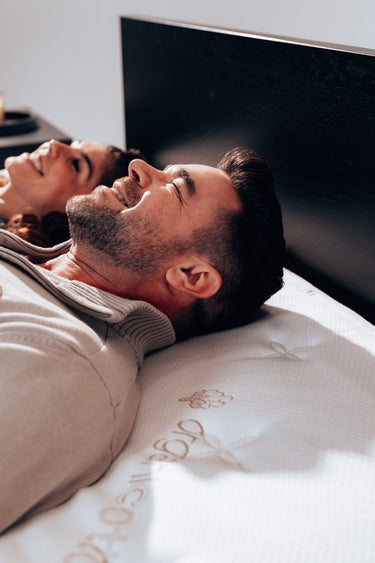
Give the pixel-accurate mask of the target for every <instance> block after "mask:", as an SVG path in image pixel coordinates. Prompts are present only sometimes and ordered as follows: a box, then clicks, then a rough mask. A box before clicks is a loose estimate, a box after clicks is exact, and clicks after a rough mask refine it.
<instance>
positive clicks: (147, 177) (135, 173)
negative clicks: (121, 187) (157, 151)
mask: <svg viewBox="0 0 375 563" xmlns="http://www.w3.org/2000/svg"><path fill="white" fill-rule="evenodd" d="M162 174H163V172H161V171H160V170H157V168H154V167H153V166H151V165H150V164H148V163H147V162H145V161H144V160H141V159H139V158H135V159H134V160H132V161H131V162H130V164H129V176H130V178H132V179H133V180H134V181H135V182H136V183H137V184H138V186H140V187H141V188H142V189H144V190H146V189H148V188H150V187H151V186H152V184H153V183H155V182H156V181H157V180H158V179H160V176H161V175H162Z"/></svg>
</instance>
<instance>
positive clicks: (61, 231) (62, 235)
mask: <svg viewBox="0 0 375 563" xmlns="http://www.w3.org/2000/svg"><path fill="white" fill-rule="evenodd" d="M107 149H108V158H107V166H106V168H105V169H104V170H103V173H102V175H101V177H100V179H99V184H104V185H106V186H112V184H113V182H114V181H115V180H117V178H122V177H123V176H126V175H127V174H128V166H129V163H130V161H131V160H133V159H134V158H141V159H142V160H145V157H144V156H143V155H142V154H141V153H140V152H139V151H138V150H137V149H128V150H126V151H124V150H122V149H120V148H118V147H115V146H114V145H108V146H107ZM6 229H7V231H10V232H12V233H15V234H16V235H18V236H19V237H20V238H22V239H24V240H27V241H28V242H31V243H32V244H36V245H37V246H44V247H46V246H54V245H55V244H59V243H60V242H63V241H65V240H68V239H69V238H70V234H69V224H68V218H67V216H66V215H65V213H61V212H60V211H51V212H50V213H47V215H45V216H44V217H41V218H40V217H37V216H36V215H32V214H29V213H28V214H22V213H16V214H15V215H13V216H12V217H10V219H9V221H8V223H7V226H6Z"/></svg>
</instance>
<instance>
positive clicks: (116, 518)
mask: <svg viewBox="0 0 375 563" xmlns="http://www.w3.org/2000/svg"><path fill="white" fill-rule="evenodd" d="M374 335H375V331H374V327H373V326H372V325H370V324H369V323H367V322H366V321H364V320H363V319H362V318H360V317H359V316H358V315H356V314H354V313H353V312H352V311H350V310H349V309H347V308H345V307H343V306H342V305H340V304H338V303H337V302H335V301H333V300H332V299H331V298H329V297H328V296H327V295H325V294H323V293H322V292H320V291H318V290H317V289H315V288H314V287H313V286H311V285H310V284H308V283H307V282H306V281H304V280H302V279H301V278H299V277H298V276H296V275H294V274H292V273H291V272H288V271H287V272H286V284H285V287H284V288H283V289H282V290H281V291H280V292H279V293H278V294H276V295H275V296H274V297H273V298H272V299H271V300H270V301H269V302H268V303H267V304H266V306H265V307H264V312H263V314H262V315H261V317H260V318H259V320H257V321H256V322H255V323H253V324H251V325H249V326H246V327H242V328H239V329H235V330H232V331H228V332H223V333H220V334H215V335H209V336H204V337H200V338H195V339H191V340H189V341H186V342H182V343H179V344H176V345H175V346H173V347H171V348H169V349H166V350H163V351H161V352H157V353H154V354H152V355H150V356H148V358H146V361H145V363H144V366H143V368H142V372H141V384H142V390H143V392H142V400H141V404H140V409H139V411H138V415H137V420H136V424H135V427H134V429H133V432H132V434H131V437H130V440H129V441H128V443H127V445H126V447H125V449H124V450H123V452H122V454H121V455H120V457H119V458H118V460H117V461H116V462H115V464H114V465H113V466H112V468H111V469H110V470H109V471H108V473H107V474H106V475H105V477H103V478H102V479H101V480H100V481H99V482H97V483H96V484H95V485H93V486H91V487H88V488H86V489H84V490H81V491H80V492H79V493H77V494H76V495H75V496H74V497H73V498H72V499H71V500H70V501H68V502H67V503H65V504H64V505H61V506H60V507H58V508H56V509H53V510H51V511H49V512H47V513H45V514H41V515H39V516H37V517H35V518H34V519H33V520H31V521H30V522H28V523H25V524H22V525H20V526H18V527H17V528H15V529H14V530H12V531H10V532H9V533H7V534H5V535H4V536H3V537H2V538H1V539H0V560H1V561H4V562H5V561H10V562H17V563H18V562H19V563H34V562H35V563H44V562H45V563H47V562H48V563H49V562H51V561H54V562H59V561H61V562H62V563H86V562H91V561H92V562H97V563H104V562H111V563H112V562H113V563H117V562H123V561H134V562H137V563H141V562H145V563H146V562H147V563H167V562H168V563H169V562H178V563H200V562H202V563H203V562H204V563H207V562H215V563H218V562H223V563H224V562H225V563H227V562H228V561H231V562H232V561H233V562H241V563H242V562H251V563H284V562H285V563H301V562H303V563H316V562H317V561H319V563H333V562H335V563H336V562H339V563H370V562H372V561H373V557H374V553H375V533H374V532H375V530H374V528H375V505H374V502H373V499H374V495H375V417H374V413H375V357H374V356H375V338H374Z"/></svg>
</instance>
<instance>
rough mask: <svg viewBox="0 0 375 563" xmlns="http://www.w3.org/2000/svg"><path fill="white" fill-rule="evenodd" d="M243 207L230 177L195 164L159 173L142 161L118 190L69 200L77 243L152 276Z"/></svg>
mask: <svg viewBox="0 0 375 563" xmlns="http://www.w3.org/2000/svg"><path fill="white" fill-rule="evenodd" d="M241 207H242V206H241V202H240V200H239V197H238V196H237V194H236V192H235V190H234V189H233V187H232V184H231V182H230V179H229V177H228V176H227V175H226V174H225V173H224V172H223V171H221V170H218V169H217V168H212V167H210V166H204V165H197V164H189V165H173V166H168V167H167V168H165V169H164V170H157V169H156V168H153V167H152V166H150V165H148V164H147V163H146V162H144V161H143V160H138V159H136V160H133V161H132V162H131V163H130V165H129V176H127V177H126V178H122V179H120V180H116V182H115V183H114V184H113V186H112V188H108V187H105V186H98V187H97V188H96V189H95V190H94V191H93V192H92V193H91V194H88V195H84V196H77V197H74V198H72V199H71V200H69V202H68V205H67V214H68V217H69V222H70V225H71V236H72V239H73V242H74V243H76V244H79V243H82V244H84V245H86V246H87V245H88V246H89V247H91V248H92V249H93V250H94V251H95V250H96V251H100V253H101V257H102V256H103V254H104V255H105V256H107V257H108V262H109V263H113V264H115V265H116V266H122V267H124V268H125V269H127V270H129V271H132V272H136V273H143V274H146V273H152V272H155V271H157V270H158V269H159V268H160V267H161V265H162V264H163V263H164V262H165V261H166V260H167V259H168V258H169V257H170V256H174V255H178V254H183V253H184V252H187V251H189V243H190V241H191V240H192V234H193V232H194V231H195V230H196V229H201V228H205V227H208V226H209V225H210V224H211V221H212V220H213V218H214V217H215V215H216V212H217V211H218V210H219V209H220V208H226V209H228V210H230V211H232V212H233V211H240V210H241Z"/></svg>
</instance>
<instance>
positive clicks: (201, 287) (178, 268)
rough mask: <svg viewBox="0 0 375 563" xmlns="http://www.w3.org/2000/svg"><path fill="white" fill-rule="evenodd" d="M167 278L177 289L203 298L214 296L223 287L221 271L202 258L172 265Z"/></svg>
mask: <svg viewBox="0 0 375 563" xmlns="http://www.w3.org/2000/svg"><path fill="white" fill-rule="evenodd" d="M166 280H167V282H168V283H169V284H170V285H171V286H172V287H173V288H174V289H175V290H177V291H182V292H185V293H189V294H190V295H193V296H194V297H199V298H201V299H207V298H208V297H212V296H213V295H215V293H217V292H218V291H219V289H220V287H221V275H220V274H219V272H218V271H217V270H216V268H214V267H213V266H211V265H210V264H208V263H207V262H205V261H204V260H200V259H196V260H186V261H182V262H179V263H178V264H176V265H174V266H172V267H170V268H169V269H168V270H167V272H166Z"/></svg>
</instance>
